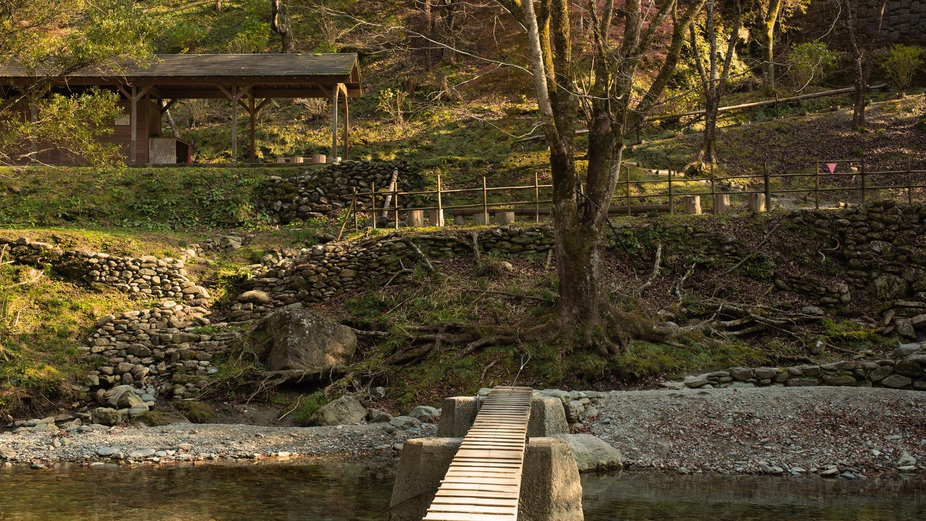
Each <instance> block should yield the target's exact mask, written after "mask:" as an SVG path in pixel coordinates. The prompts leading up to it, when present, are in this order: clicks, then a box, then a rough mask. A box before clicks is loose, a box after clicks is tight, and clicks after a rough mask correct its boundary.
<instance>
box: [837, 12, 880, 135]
mask: <svg viewBox="0 0 926 521" xmlns="http://www.w3.org/2000/svg"><path fill="white" fill-rule="evenodd" d="M860 1H861V0H850V1H848V2H847V5H848V9H847V12H846V23H845V26H846V32H847V33H848V36H849V47H850V48H851V50H852V60H853V62H854V69H855V71H854V73H855V74H854V80H855V81H854V84H855V85H854V86H855V92H854V94H853V100H852V101H853V110H852V130H854V131H856V132H859V131H862V130H864V129H865V126H866V123H865V96H866V94H867V92H868V76H869V75H870V73H871V58H872V54H873V53H874V50H875V49H876V48H877V46H878V45H879V44H880V40H881V24H882V22H883V21H884V7H885V5H886V4H887V0H878V4H877V11H876V12H877V14H878V16H877V17H876V18H875V19H874V20H872V19H870V18H862V19H859V16H858V10H859V8H860V5H859V2H860ZM866 24H867V25H866Z"/></svg>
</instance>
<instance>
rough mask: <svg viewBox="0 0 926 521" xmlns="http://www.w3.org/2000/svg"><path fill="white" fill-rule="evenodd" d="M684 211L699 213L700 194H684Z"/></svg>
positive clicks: (692, 213) (693, 213) (691, 213)
mask: <svg viewBox="0 0 926 521" xmlns="http://www.w3.org/2000/svg"><path fill="white" fill-rule="evenodd" d="M685 213H687V214H689V215H701V196H700V195H686V196H685Z"/></svg>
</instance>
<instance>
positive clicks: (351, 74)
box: [0, 53, 362, 165]
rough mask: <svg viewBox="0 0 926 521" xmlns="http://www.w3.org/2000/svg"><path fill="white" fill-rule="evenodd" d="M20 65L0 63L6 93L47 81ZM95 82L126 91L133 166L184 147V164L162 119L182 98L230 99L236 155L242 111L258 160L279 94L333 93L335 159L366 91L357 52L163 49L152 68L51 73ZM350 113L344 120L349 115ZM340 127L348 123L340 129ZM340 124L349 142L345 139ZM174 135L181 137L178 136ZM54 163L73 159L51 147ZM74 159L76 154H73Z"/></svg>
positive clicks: (122, 123)
mask: <svg viewBox="0 0 926 521" xmlns="http://www.w3.org/2000/svg"><path fill="white" fill-rule="evenodd" d="M47 80H49V78H46V77H45V76H41V75H39V74H28V73H26V72H24V70H23V69H22V68H20V67H17V66H15V65H0V96H2V97H10V96H11V95H14V94H15V93H16V92H22V91H23V90H24V89H23V87H24V86H27V85H30V84H35V83H38V82H40V81H47ZM91 87H98V88H104V89H112V90H114V91H116V92H119V93H120V94H121V96H122V103H121V105H122V106H123V109H124V112H125V116H124V117H123V118H121V119H117V120H116V121H115V122H114V130H115V132H114V133H113V135H111V136H109V137H107V140H109V141H112V142H116V143H118V144H119V145H120V147H121V148H122V150H123V154H124V155H125V156H126V157H127V158H128V161H129V163H130V164H133V165H140V164H151V163H156V162H172V161H166V160H164V158H163V156H164V151H165V149H166V150H167V156H168V157H173V156H172V155H171V154H170V151H171V147H172V146H175V147H176V151H175V152H176V155H177V162H184V161H183V160H184V157H183V155H181V153H180V148H181V147H180V145H181V144H179V143H175V141H176V138H163V137H161V118H162V116H163V114H164V113H165V112H166V111H167V110H168V109H169V108H170V107H171V106H172V105H173V104H174V103H176V102H177V101H179V100H184V99H227V100H229V101H230V102H231V107H232V114H231V117H232V127H231V159H232V162H236V161H237V160H238V113H239V109H241V110H244V112H245V113H246V114H247V115H248V117H249V120H250V145H251V146H250V161H251V162H254V161H255V159H256V158H255V148H254V122H255V118H256V117H257V114H258V113H259V112H260V110H261V109H262V108H263V107H264V106H265V105H266V104H267V102H268V101H269V100H271V99H276V98H326V99H328V100H330V102H331V107H332V125H331V156H330V157H331V158H332V159H333V158H335V157H339V156H341V157H344V158H346V157H347V154H348V141H349V135H350V133H349V116H350V112H349V106H348V99H349V98H353V97H357V96H360V95H361V93H362V88H361V83H360V65H359V62H358V59H357V55H356V54H348V53H343V54H342V53H337V54H334V53H330V54H311V53H301V54H160V55H157V56H156V58H155V60H154V61H153V62H152V63H150V64H146V65H144V66H139V65H130V66H127V67H124V68H123V69H122V70H119V71H118V72H114V71H113V70H111V69H100V68H94V67H88V68H84V69H80V70H77V71H75V72H72V73H69V74H66V75H64V76H60V77H55V78H51V89H52V90H53V91H56V92H65V93H67V92H72V93H73V92H80V91H81V90H84V89H88V88H91ZM342 108H343V110H342ZM342 112H343V118H341V117H340V116H341V113H342ZM339 127H340V128H339ZM339 130H342V131H343V138H342V139H343V140H342V141H341V143H340V146H339V141H338V133H339ZM171 140H173V141H171ZM45 154H46V156H47V157H41V158H39V159H40V160H42V161H43V162H46V163H66V162H70V161H68V158H66V157H64V154H62V153H60V152H59V153H57V157H54V156H55V153H54V152H47V153H45ZM72 160H73V158H72Z"/></svg>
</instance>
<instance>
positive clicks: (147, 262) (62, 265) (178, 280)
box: [0, 237, 209, 304]
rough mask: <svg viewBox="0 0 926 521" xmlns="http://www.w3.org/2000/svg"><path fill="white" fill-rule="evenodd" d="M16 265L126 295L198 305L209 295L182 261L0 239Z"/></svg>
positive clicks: (30, 241)
mask: <svg viewBox="0 0 926 521" xmlns="http://www.w3.org/2000/svg"><path fill="white" fill-rule="evenodd" d="M4 245H5V246H7V247H8V248H9V250H8V255H9V256H10V258H11V259H12V260H13V261H14V262H16V263H19V264H25V265H30V266H34V267H36V268H40V269H44V268H45V267H46V266H51V268H52V270H53V271H54V272H55V273H57V274H59V275H61V276H63V277H64V278H65V279H67V280H70V281H73V282H83V283H86V284H102V285H105V286H108V287H111V288H114V289H118V290H120V291H124V292H126V293H136V294H138V295H139V296H145V297H154V298H162V299H174V300H181V301H187V302H189V303H194V304H195V303H200V302H203V301H205V300H206V299H209V291H208V290H206V288H203V287H202V286H198V285H196V283H194V282H193V281H191V280H190V279H189V277H188V276H187V272H186V270H185V269H184V263H183V261H182V260H177V259H172V258H165V259H158V258H156V257H153V256H143V257H117V256H114V255H110V254H108V253H97V252H92V251H86V250H62V249H60V248H58V247H56V246H53V245H51V244H48V243H44V242H38V241H32V240H29V239H28V238H26V237H20V238H18V239H16V240H11V239H7V238H3V237H0V248H2V247H3V246H4Z"/></svg>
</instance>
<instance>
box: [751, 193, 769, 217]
mask: <svg viewBox="0 0 926 521" xmlns="http://www.w3.org/2000/svg"><path fill="white" fill-rule="evenodd" d="M748 197H749V209H750V210H752V211H753V212H755V213H762V212H764V211H766V208H765V194H749V196H748Z"/></svg>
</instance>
